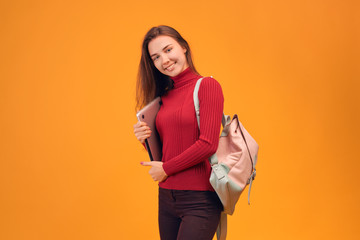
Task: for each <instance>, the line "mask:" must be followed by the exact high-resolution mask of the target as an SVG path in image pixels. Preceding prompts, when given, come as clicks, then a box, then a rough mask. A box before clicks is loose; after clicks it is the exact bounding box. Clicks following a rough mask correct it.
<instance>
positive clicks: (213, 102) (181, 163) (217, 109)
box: [163, 78, 224, 176]
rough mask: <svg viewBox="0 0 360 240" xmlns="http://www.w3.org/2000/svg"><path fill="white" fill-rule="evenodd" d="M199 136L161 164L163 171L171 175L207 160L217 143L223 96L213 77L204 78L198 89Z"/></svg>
mask: <svg viewBox="0 0 360 240" xmlns="http://www.w3.org/2000/svg"><path fill="white" fill-rule="evenodd" d="M198 97H199V105H200V136H199V139H198V140H197V141H195V143H194V144H192V145H191V146H190V147H189V148H187V149H186V150H185V151H184V152H182V153H181V154H179V155H177V156H176V157H174V158H172V159H170V160H169V161H167V162H165V163H164V164H163V168H164V171H165V173H166V174H167V175H168V176H171V175H173V174H175V173H177V172H180V171H182V170H184V169H187V168H190V167H192V166H194V165H196V164H198V163H200V162H201V161H205V160H206V161H208V158H209V157H210V156H211V155H213V154H214V153H215V152H216V150H217V147H218V144H219V134H220V128H221V120H222V114H223V106H224V97H223V93H222V89H221V86H220V84H219V83H218V82H217V81H216V80H215V79H213V78H204V79H203V80H202V82H201V84H200V89H199V94H198Z"/></svg>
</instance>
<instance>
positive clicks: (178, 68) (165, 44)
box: [149, 36, 189, 77]
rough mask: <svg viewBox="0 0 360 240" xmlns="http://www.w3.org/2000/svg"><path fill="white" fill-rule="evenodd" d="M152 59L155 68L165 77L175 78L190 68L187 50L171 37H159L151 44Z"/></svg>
mask: <svg viewBox="0 0 360 240" xmlns="http://www.w3.org/2000/svg"><path fill="white" fill-rule="evenodd" d="M149 53H150V57H151V59H152V60H153V62H154V65H155V67H156V68H157V69H158V70H159V71H160V72H161V73H162V74H165V75H168V76H170V77H175V76H177V75H179V74H180V73H181V72H183V71H184V70H185V69H186V68H188V67H189V65H188V63H187V61H186V57H185V53H186V48H184V47H181V46H180V44H179V43H178V42H177V41H176V40H175V39H173V38H172V37H169V36H159V37H157V38H155V39H153V40H152V41H151V42H150V43H149Z"/></svg>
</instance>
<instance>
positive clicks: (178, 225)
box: [159, 188, 223, 240]
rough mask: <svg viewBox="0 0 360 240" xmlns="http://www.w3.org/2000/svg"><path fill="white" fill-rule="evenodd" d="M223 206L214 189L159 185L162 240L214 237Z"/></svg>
mask: <svg viewBox="0 0 360 240" xmlns="http://www.w3.org/2000/svg"><path fill="white" fill-rule="evenodd" d="M222 210H223V207H222V204H221V202H220V199H219V197H218V196H217V194H216V193H215V192H211V191H191V190H169V189H164V188H159V230H160V238H161V240H212V238H213V236H214V234H215V232H216V229H217V226H218V224H219V221H220V214H221V211H222Z"/></svg>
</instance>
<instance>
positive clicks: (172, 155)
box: [134, 26, 224, 240]
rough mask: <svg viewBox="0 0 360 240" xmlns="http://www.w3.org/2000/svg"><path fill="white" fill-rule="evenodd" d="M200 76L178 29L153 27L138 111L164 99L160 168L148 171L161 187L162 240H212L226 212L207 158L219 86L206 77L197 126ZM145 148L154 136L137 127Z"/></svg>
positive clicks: (214, 137) (217, 118)
mask: <svg viewBox="0 0 360 240" xmlns="http://www.w3.org/2000/svg"><path fill="white" fill-rule="evenodd" d="M199 78H202V76H200V74H199V73H198V72H197V71H196V70H195V67H194V64H193V61H192V58H191V51H190V47H189V45H188V43H187V42H186V41H185V39H183V38H182V37H181V35H180V34H179V33H178V32H177V31H176V30H175V29H173V28H171V27H168V26H159V27H154V28H152V29H150V30H149V32H148V33H147V34H146V36H145V38H144V42H143V46H142V56H141V60H140V66H139V75H138V82H137V107H138V108H140V107H142V106H144V105H146V104H147V103H149V102H150V101H151V100H153V99H154V98H155V97H158V96H160V97H161V100H162V103H163V104H162V105H161V107H160V110H159V112H158V114H157V116H156V129H157V131H158V133H159V136H160V139H161V142H162V160H161V162H156V161H154V162H142V165H144V166H149V167H151V168H150V171H149V173H150V175H151V177H152V178H153V180H155V181H158V182H159V230H160V237H161V239H162V240H185V239H186V240H188V239H197V240H201V239H202V240H211V239H212V238H213V236H214V234H215V231H216V229H217V227H218V224H219V221H220V214H221V211H222V210H223V206H222V204H221V202H220V200H219V198H218V196H217V194H216V193H215V191H214V189H213V188H212V186H211V184H210V182H209V177H210V173H211V166H210V163H209V160H208V158H209V157H210V156H211V155H212V154H214V153H215V151H216V149H217V146H218V141H219V139H218V138H219V133H220V126H221V119H222V113H223V102H224V99H223V94H222V89H221V86H220V84H219V83H218V82H217V81H216V80H215V79H213V78H210V77H205V78H204V79H203V81H202V83H201V87H200V90H199V93H198V97H199V102H200V109H201V110H200V111H201V116H202V117H201V123H200V129H199V128H198V125H197V120H196V114H195V108H194V102H193V91H194V87H195V84H196V82H197V80H198V79H199ZM134 133H135V136H136V137H137V139H138V140H139V141H140V142H141V143H144V141H145V139H146V138H148V137H150V135H151V131H150V129H149V127H148V126H147V125H146V123H144V122H138V123H136V124H135V125H134Z"/></svg>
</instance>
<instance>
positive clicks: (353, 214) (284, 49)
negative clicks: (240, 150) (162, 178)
mask: <svg viewBox="0 0 360 240" xmlns="http://www.w3.org/2000/svg"><path fill="white" fill-rule="evenodd" d="M359 9H360V6H359V3H358V1H355V0H354V1H340V0H339V1H336V0H322V1H321V0H304V1H288V0H271V1H270V0H268V1H266V0H263V1H262V0H229V1H218V0H217V1H213V0H202V1H196V0H195V1H190V0H183V1H158V0H154V1H136V0H133V1H45V0H44V1H39V0H29V1H18V0H16V1H4V0H2V1H1V3H0V34H1V37H0V114H1V120H0V121H1V128H0V138H1V139H0V141H1V145H0V239H4V240H10V239H11V240H12V239H158V230H157V184H156V183H155V182H153V181H152V179H151V178H150V176H149V175H148V173H147V172H148V168H145V167H142V166H141V165H140V164H139V162H140V161H144V160H147V154H146V152H145V151H144V150H143V148H142V146H141V145H140V144H139V143H138V142H137V140H136V138H135V136H134V134H133V127H132V126H133V124H134V123H135V122H136V118H135V111H134V107H135V78H136V74H137V67H138V63H139V58H140V45H141V41H142V38H143V36H144V35H145V33H146V31H147V30H148V29H149V28H150V27H152V26H155V25H159V24H166V25H170V26H173V27H174V28H175V29H177V30H178V31H179V32H180V33H181V34H182V35H183V37H184V38H185V39H187V40H188V42H189V43H190V46H191V48H192V51H193V54H194V61H195V65H196V67H197V69H198V70H199V72H200V73H201V74H202V75H205V76H209V75H212V76H214V78H216V79H217V80H218V81H219V82H220V83H221V85H222V87H223V92H224V95H225V112H226V113H227V114H231V115H232V114H234V113H237V114H239V115H240V119H241V121H242V122H243V124H244V125H245V127H246V128H247V129H248V131H249V132H250V133H251V134H252V135H253V137H254V138H255V139H256V140H257V141H258V143H259V145H260V152H259V161H258V166H257V170H258V171H257V172H258V175H257V178H256V180H255V182H254V185H253V189H252V194H251V202H252V203H251V205H250V206H248V205H247V203H246V200H247V199H246V198H247V192H245V193H244V195H243V196H242V198H241V200H240V201H239V203H238V205H237V209H236V212H235V214H234V215H233V216H232V217H229V220H228V221H229V232H228V239H229V240H233V239H359V238H360V230H359V220H360V219H359V215H360V207H359V203H360V193H359V182H360V177H359V176H360V168H359V165H360V163H359V160H360V159H359V154H358V153H357V151H358V150H359V147H360V146H359V134H360V131H359V123H360V121H359V120H360V119H359V110H360V108H359V105H360V104H359V103H360V98H359V90H360V89H359V80H360V71H359V68H360V66H359V65H360V64H359V63H360V57H359V56H360V51H359V50H360V47H359V42H360V39H359V26H360V21H359V17H358V16H359V14H360V13H359V12H360V11H359Z"/></svg>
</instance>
